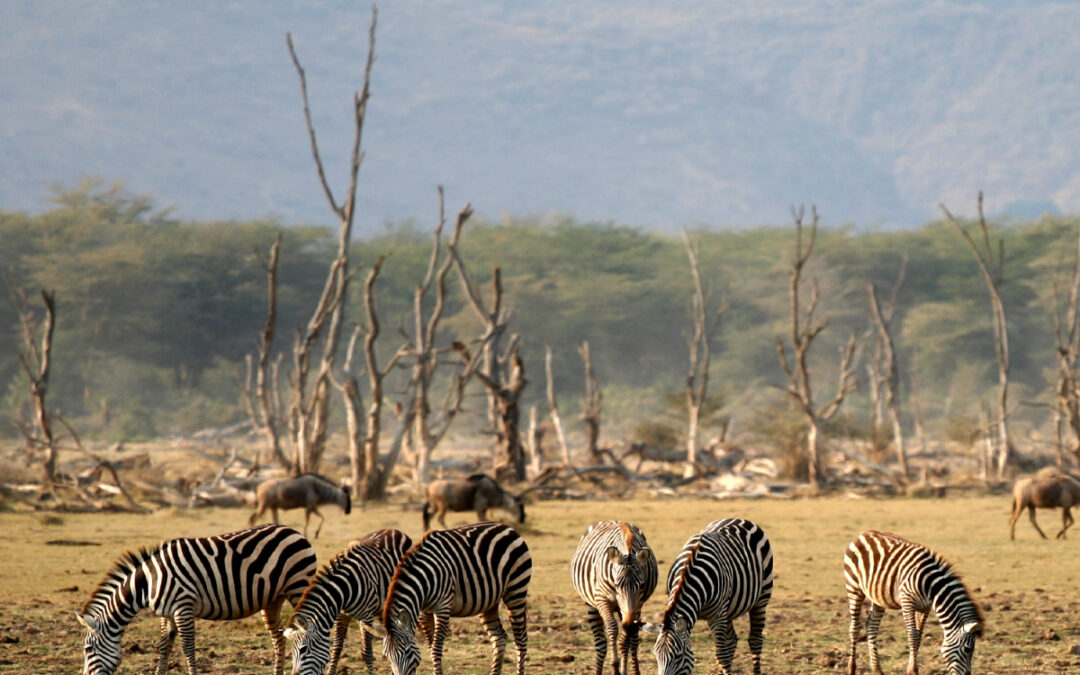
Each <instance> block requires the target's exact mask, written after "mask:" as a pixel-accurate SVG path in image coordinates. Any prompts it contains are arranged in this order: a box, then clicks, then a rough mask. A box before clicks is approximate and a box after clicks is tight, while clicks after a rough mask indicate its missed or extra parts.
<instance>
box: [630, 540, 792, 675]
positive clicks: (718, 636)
mask: <svg viewBox="0 0 1080 675" xmlns="http://www.w3.org/2000/svg"><path fill="white" fill-rule="evenodd" d="M772 588H773V553H772V545H771V544H770V543H769V537H768V536H766V534H765V531H764V530H762V529H761V528H760V527H759V526H758V525H757V524H756V523H753V522H751V521H749V520H744V519H742V518H725V519H723V520H715V521H713V522H711V523H709V524H708V525H706V526H705V528H704V529H702V530H701V532H698V533H697V534H695V535H694V536H692V537H690V538H689V539H688V540H687V541H686V544H684V545H683V548H682V551H680V552H679V555H678V556H677V557H676V558H675V562H674V563H673V564H672V566H671V572H670V573H669V574H668V578H667V591H668V603H667V608H666V609H665V610H664V620H663V622H662V623H661V624H658V625H652V624H646V625H645V627H644V628H643V630H645V631H646V632H649V633H657V637H656V644H655V645H654V647H653V654H655V656H656V665H657V668H658V670H659V672H660V673H661V674H662V675H687V674H688V673H690V672H692V671H693V670H694V652H693V649H692V648H691V645H690V631H691V629H692V628H693V627H694V623H695V622H696V621H697V620H698V619H705V620H706V621H707V622H708V623H709V628H710V629H712V633H713V641H714V642H715V644H716V662H717V664H718V665H719V669H720V672H721V673H730V672H731V662H732V658H733V657H734V654H735V644H736V642H737V641H738V638H737V636H736V635H735V627H734V626H733V625H732V621H733V620H734V619H736V618H738V617H740V616H742V615H743V614H746V613H747V612H749V613H750V635H749V638H748V642H749V643H750V657H751V659H753V662H754V675H760V673H761V647H762V644H763V642H764V639H763V638H762V630H763V629H764V628H765V609H766V607H767V605H768V604H769V600H770V599H771V598H772Z"/></svg>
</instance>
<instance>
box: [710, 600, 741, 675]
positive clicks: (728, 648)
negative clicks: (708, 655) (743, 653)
mask: <svg viewBox="0 0 1080 675" xmlns="http://www.w3.org/2000/svg"><path fill="white" fill-rule="evenodd" d="M726 615H727V612H726V611H722V612H721V615H720V617H717V618H715V619H713V620H712V621H710V622H709V628H711V629H712V634H713V642H714V643H715V644H716V666H717V668H718V670H719V672H721V673H722V674H723V675H728V673H730V672H731V662H732V660H733V659H734V658H735V645H736V644H737V643H738V641H739V636H738V635H736V634H735V626H734V624H732V623H731V619H728V618H724V617H726Z"/></svg>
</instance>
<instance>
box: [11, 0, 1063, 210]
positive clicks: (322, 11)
mask: <svg viewBox="0 0 1080 675" xmlns="http://www.w3.org/2000/svg"><path fill="white" fill-rule="evenodd" d="M759 4H760V3H756V2H740V3H733V2H723V3H715V2H713V3H679V4H677V5H670V6H669V5H666V4H658V3H655V2H644V1H642V2H613V1H609V2H596V3H580V4H577V5H573V4H570V3H562V2H533V3H486V2H480V1H479V0H468V1H463V2H449V1H441V2H425V3H420V2H395V3H392V4H389V5H386V6H384V7H382V8H381V14H380V27H379V34H378V54H379V62H378V64H377V66H376V73H375V82H374V98H373V100H372V107H371V113H370V118H369V121H368V126H367V129H366V132H365V146H366V148H367V160H366V164H365V169H364V178H363V182H362V184H363V188H362V190H363V197H364V203H365V210H364V220H363V223H362V227H364V228H372V227H376V226H377V224H378V223H379V222H380V221H382V220H385V219H387V218H393V219H400V218H407V217H419V218H422V219H424V220H428V219H430V218H431V217H432V215H433V211H434V208H433V207H434V196H433V195H434V186H435V185H436V184H438V183H444V184H445V185H446V186H447V189H448V195H449V199H450V201H451V204H452V205H456V204H459V203H461V202H464V201H466V200H470V201H472V202H473V203H474V205H476V207H477V208H478V209H479V210H480V211H481V212H482V213H486V214H488V215H489V216H497V215H498V214H499V213H500V212H503V211H513V212H519V213H520V212H527V211H534V210H548V209H554V210H559V211H570V212H573V213H575V214H577V215H578V216H579V217H581V218H585V219H601V220H607V219H614V220H617V221H620V222H626V223H631V224H644V225H655V226H659V227H668V228H670V227H676V226H678V225H680V224H683V223H686V222H701V223H708V224H720V225H746V224H755V223H761V222H781V221H784V220H785V219H786V217H787V215H786V214H787V209H788V205H789V204H790V203H792V202H800V201H812V202H815V203H817V204H818V205H819V207H820V208H821V210H822V212H823V214H824V215H825V218H826V220H827V221H828V222H841V221H853V222H857V223H859V224H862V225H873V224H875V223H879V222H884V223H887V224H893V225H896V224H901V225H902V224H908V223H913V222H918V221H921V220H923V219H926V218H930V217H933V216H934V215H935V205H936V203H937V202H938V201H940V200H946V201H947V202H948V203H949V204H950V205H951V206H953V208H954V209H955V210H958V211H966V210H968V209H969V208H970V205H971V203H972V202H973V199H974V194H975V191H976V190H978V189H979V188H983V189H985V190H986V191H987V197H988V204H989V206H990V208H991V209H992V210H993V209H996V208H998V207H1000V206H1001V205H1003V204H1006V203H1008V202H1010V201H1013V200H1019V199H1045V198H1050V199H1053V200H1054V201H1055V202H1056V203H1057V204H1058V205H1059V206H1060V207H1062V208H1063V209H1066V210H1073V211H1078V210H1080V158H1078V156H1077V153H1076V150H1075V149H1074V146H1075V144H1073V143H1070V141H1071V140H1072V139H1074V138H1076V136H1077V134H1076V132H1077V131H1078V130H1080V129H1078V127H1080V113H1078V111H1080V87H1078V86H1077V81H1076V78H1075V76H1074V75H1073V73H1072V70H1071V64H1073V63H1076V62H1080V40H1076V39H1075V38H1074V37H1073V35H1072V33H1073V32H1074V28H1075V26H1076V25H1080V7H1074V6H1072V5H1068V4H1059V3H1051V2H1029V3H1024V4H1023V6H1022V7H1021V6H1017V7H1014V6H1013V3H1005V2H1000V3H971V2H957V1H952V2H948V1H938V2H888V1H880V0H879V1H876V2H869V3H860V4H858V5H857V6H856V7H852V3H838V2H831V1H825V0H818V1H816V2H794V1H791V2H783V3H768V4H767V5H765V6H764V8H759V6H758V5H759ZM367 12H368V10H367V8H365V7H361V6H358V5H356V4H355V3H344V2H322V3H309V2H292V3H285V2H275V3H258V2H255V0H236V1H234V2H230V3H217V2H193V3H183V4H179V3H177V4H161V5H159V4H154V5H150V4H146V3H137V2H133V1H130V0H127V1H120V0H114V1H112V2H95V3H93V4H92V5H91V4H84V3H74V2H64V3H59V2H45V3H38V2H7V3H3V4H2V5H0V25H3V26H5V27H6V28H5V30H4V32H5V39H3V40H0V90H2V91H4V92H5V95H4V96H2V97H0V119H3V120H4V123H3V125H2V126H0V206H3V207H5V208H24V209H32V210H38V209H40V208H42V206H43V195H44V191H43V189H42V185H43V184H44V183H45V182H46V181H52V180H61V181H67V182H71V181H73V180H75V179H76V178H77V177H78V176H80V175H83V174H87V173H97V174H100V175H102V176H105V177H109V178H123V179H126V180H127V181H128V184H129V186H130V187H131V188H132V189H133V190H135V191H139V192H147V193H150V194H153V195H156V196H157V197H158V198H159V199H160V200H161V202H162V203H164V204H176V205H177V206H178V207H180V211H181V213H182V214H185V215H190V216H195V217H202V218H217V217H252V216H261V215H265V214H269V213H273V214H278V215H279V216H280V217H281V218H283V219H284V220H286V221H288V222H294V221H303V222H328V221H329V220H330V218H329V215H328V214H329V212H328V210H327V208H326V206H325V204H324V201H323V196H322V193H321V190H320V189H319V187H318V184H317V182H316V179H315V175H314V172H313V171H312V168H311V159H310V155H309V152H308V148H307V145H306V140H307V139H306V136H305V134H304V129H303V121H302V117H301V109H300V106H299V95H298V91H297V86H296V77H295V74H294V72H293V70H292V66H291V64H290V62H289V59H288V54H287V51H286V49H285V44H284V33H285V32H286V31H287V30H291V31H292V32H293V34H294V37H295V39H296V44H297V49H298V50H299V52H300V56H301V58H302V59H303V61H304V64H305V66H306V67H307V70H308V76H309V86H310V88H311V98H312V106H313V109H314V113H315V116H316V124H317V126H318V131H319V137H320V140H321V141H323V143H324V144H325V146H326V152H327V161H328V164H329V167H330V170H331V178H332V180H335V184H339V183H341V182H343V180H344V173H345V167H344V164H343V163H344V148H345V147H347V145H348V143H349V140H350V127H349V120H348V114H349V100H350V97H351V94H352V91H353V90H354V89H356V88H357V87H358V86H359V84H360V74H361V67H362V59H363V56H364V50H365V42H364V33H365V29H366V25H367Z"/></svg>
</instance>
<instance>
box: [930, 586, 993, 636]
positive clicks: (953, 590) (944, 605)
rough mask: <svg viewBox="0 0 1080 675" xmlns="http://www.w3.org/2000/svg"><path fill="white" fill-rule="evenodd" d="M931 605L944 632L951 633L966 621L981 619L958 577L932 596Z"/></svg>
mask: <svg viewBox="0 0 1080 675" xmlns="http://www.w3.org/2000/svg"><path fill="white" fill-rule="evenodd" d="M932 605H933V608H934V614H936V615H937V618H938V623H940V624H941V628H942V630H943V631H944V632H946V633H951V632H952V631H954V630H956V629H958V628H960V627H961V626H963V625H964V624H966V623H969V622H972V621H980V620H981V616H980V614H979V609H978V607H976V605H975V603H974V602H973V601H972V600H971V598H970V597H969V596H968V593H967V589H966V588H964V585H963V583H962V582H961V581H960V580H959V579H954V580H953V581H952V582H951V583H949V584H948V585H946V586H945V587H943V588H942V589H941V590H940V591H939V592H938V593H937V594H936V595H935V596H934V599H933V603H932Z"/></svg>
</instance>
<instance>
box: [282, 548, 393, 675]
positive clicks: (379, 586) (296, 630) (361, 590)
mask: <svg viewBox="0 0 1080 675" xmlns="http://www.w3.org/2000/svg"><path fill="white" fill-rule="evenodd" d="M411 546H412V539H411V538H409V536H408V535H406V534H404V533H402V532H400V531H398V530H376V531H375V532H372V533H371V534H369V535H367V536H366V537H364V538H363V539H361V540H360V541H355V542H353V543H352V544H350V545H349V546H348V548H346V549H345V550H344V551H342V552H341V553H338V554H337V555H336V556H334V558H333V559H331V560H330V562H328V563H326V564H325V565H323V567H322V568H320V569H319V571H318V572H317V573H316V574H315V578H314V579H313V580H312V581H311V585H310V586H308V588H307V590H306V591H304V595H303V597H301V598H300V604H299V605H297V606H296V610H295V611H294V612H293V615H292V619H291V620H290V622H289V627H288V628H286V629H285V639H287V640H289V641H290V642H291V643H292V656H293V673H299V674H301V675H322V673H323V671H324V669H325V671H326V672H327V673H328V674H329V675H333V674H334V673H336V672H337V665H338V659H339V657H340V656H341V648H342V646H343V645H344V644H345V635H346V633H347V632H348V630H349V622H350V621H351V620H352V619H357V620H359V621H362V622H363V623H364V624H365V626H364V628H363V629H362V630H363V634H364V642H363V652H362V653H363V658H364V663H365V664H366V665H367V669H368V672H369V673H370V672H374V669H375V654H374V652H373V651H372V649H371V637H372V633H371V631H370V630H369V628H370V626H371V622H372V619H374V618H375V617H376V616H380V615H381V612H382V606H383V602H384V601H385V600H386V591H387V588H388V587H389V586H390V579H391V577H392V576H393V574H394V568H395V567H396V566H397V563H398V561H399V560H401V556H403V555H404V554H405V551H407V550H409V548H410V547H411ZM331 630H333V636H334V637H333V646H332V647H331V645H330V633H331ZM328 664H329V665H328Z"/></svg>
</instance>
